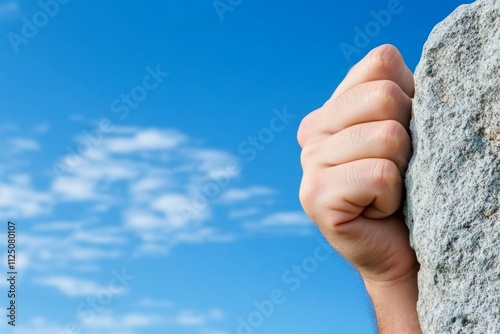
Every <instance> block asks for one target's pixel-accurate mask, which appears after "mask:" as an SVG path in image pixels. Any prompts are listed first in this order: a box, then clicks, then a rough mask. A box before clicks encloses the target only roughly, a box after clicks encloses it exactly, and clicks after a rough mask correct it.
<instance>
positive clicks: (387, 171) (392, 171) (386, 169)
mask: <svg viewBox="0 0 500 334" xmlns="http://www.w3.org/2000/svg"><path fill="white" fill-rule="evenodd" d="M372 180H373V182H374V184H375V185H376V186H377V187H379V188H391V189H392V188H394V187H396V186H397V185H398V184H399V183H401V175H400V173H399V169H398V167H397V166H396V164H395V163H394V162H392V161H391V160H386V159H379V160H377V162H376V163H375V165H374V167H373V170H372Z"/></svg>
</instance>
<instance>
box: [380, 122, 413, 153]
mask: <svg viewBox="0 0 500 334" xmlns="http://www.w3.org/2000/svg"><path fill="white" fill-rule="evenodd" d="M405 133H406V129H405V128H404V127H403V125H402V124H401V123H399V122H397V121H394V120H388V121H384V122H383V123H382V126H381V127H380V130H379V140H380V142H381V144H382V147H383V148H385V151H386V153H392V152H394V151H397V150H399V149H400V147H401V144H402V142H403V140H404V136H405Z"/></svg>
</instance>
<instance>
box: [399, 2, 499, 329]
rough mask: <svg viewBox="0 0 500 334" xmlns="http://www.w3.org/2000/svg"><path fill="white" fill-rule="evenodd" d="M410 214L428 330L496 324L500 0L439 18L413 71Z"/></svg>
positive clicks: (423, 317) (424, 322) (424, 324)
mask: <svg viewBox="0 0 500 334" xmlns="http://www.w3.org/2000/svg"><path fill="white" fill-rule="evenodd" d="M415 83H416V95H415V99H414V108H413V119H412V124H411V134H412V139H413V145H414V156H413V158H412V161H411V162H410V167H409V170H408V173H407V177H406V186H407V202H406V206H405V214H406V217H407V222H408V226H409V228H410V234H411V244H412V247H413V248H414V249H415V250H416V253H417V257H418V260H419V262H420V264H421V270H420V273H419V277H418V280H419V289H420V293H419V301H418V313H419V317H420V321H421V325H422V330H423V332H424V334H428V333H436V334H442V333H467V334H470V333H478V334H479V333H481V334H485V333H492V334H497V333H500V1H498V0H479V1H477V2H475V3H473V4H471V5H466V6H461V7H459V8H458V9H457V10H456V11H455V12H454V13H453V14H451V15H450V16H449V17H448V18H447V19H446V20H445V21H443V22H442V23H440V24H439V25H437V26H436V27H435V28H434V30H433V31H432V33H431V35H430V37H429V40H428V41H427V43H426V45H425V47H424V51H423V55H422V59H421V61H420V63H419V65H418V67H417V70H416V73H415Z"/></svg>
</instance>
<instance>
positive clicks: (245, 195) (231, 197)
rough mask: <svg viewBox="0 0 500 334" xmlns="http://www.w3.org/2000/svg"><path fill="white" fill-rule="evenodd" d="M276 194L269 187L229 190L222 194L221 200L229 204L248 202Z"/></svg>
mask: <svg viewBox="0 0 500 334" xmlns="http://www.w3.org/2000/svg"><path fill="white" fill-rule="evenodd" d="M274 194H276V191H275V190H274V189H271V188H268V187H256V186H254V187H250V188H242V189H228V190H227V191H225V192H224V194H222V197H221V200H222V201H224V202H227V203H235V202H243V201H248V200H250V199H252V198H255V197H266V196H270V195H274Z"/></svg>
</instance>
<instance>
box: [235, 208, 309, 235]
mask: <svg viewBox="0 0 500 334" xmlns="http://www.w3.org/2000/svg"><path fill="white" fill-rule="evenodd" d="M244 226H245V227H246V228H247V229H248V230H250V231H255V232H271V233H274V232H277V231H279V232H289V233H299V234H301V233H307V232H309V231H311V227H312V223H311V221H310V219H309V218H308V217H307V215H305V214H304V213H302V212H278V213H273V214H270V215H268V216H265V217H263V218H262V219H260V220H255V221H249V222H246V223H245V224H244Z"/></svg>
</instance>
